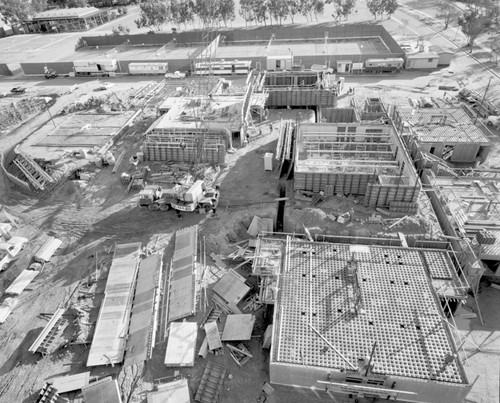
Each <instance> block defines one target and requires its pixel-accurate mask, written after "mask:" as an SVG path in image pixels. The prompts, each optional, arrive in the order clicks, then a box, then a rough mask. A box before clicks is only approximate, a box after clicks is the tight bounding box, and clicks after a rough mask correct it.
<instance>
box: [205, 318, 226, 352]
mask: <svg viewBox="0 0 500 403" xmlns="http://www.w3.org/2000/svg"><path fill="white" fill-rule="evenodd" d="M204 328H205V333H206V334H207V340H208V348H209V349H210V350H217V349H219V348H222V342H221V340H220V333H219V328H218V326H217V322H208V323H205V326H204Z"/></svg>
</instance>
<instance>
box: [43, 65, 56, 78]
mask: <svg viewBox="0 0 500 403" xmlns="http://www.w3.org/2000/svg"><path fill="white" fill-rule="evenodd" d="M43 74H44V76H45V78H46V79H49V78H57V77H58V76H59V74H57V72H56V71H55V70H53V69H51V68H49V67H47V66H45V67H44V68H43Z"/></svg>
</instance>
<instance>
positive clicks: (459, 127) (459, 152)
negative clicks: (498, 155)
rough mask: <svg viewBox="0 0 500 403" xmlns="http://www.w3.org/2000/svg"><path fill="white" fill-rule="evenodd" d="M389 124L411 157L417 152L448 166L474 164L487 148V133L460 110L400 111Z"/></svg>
mask: <svg viewBox="0 0 500 403" xmlns="http://www.w3.org/2000/svg"><path fill="white" fill-rule="evenodd" d="M393 120H394V124H395V125H396V127H397V128H398V130H399V131H400V132H401V133H403V135H404V136H405V139H406V140H407V142H408V144H409V148H410V153H411V155H412V156H415V155H416V153H417V151H421V152H426V153H429V154H432V155H435V156H437V157H440V158H442V159H444V160H445V161H449V162H458V163H472V164H474V163H476V162H483V161H485V160H486V157H487V155H488V152H489V150H490V147H491V143H490V141H489V139H488V137H487V136H486V135H485V131H486V130H487V129H486V128H484V125H483V124H482V123H479V124H478V125H476V124H474V123H473V122H472V121H471V119H470V117H469V116H468V115H467V114H466V113H465V111H464V110H463V109H462V108H439V109H437V108H419V109H412V108H401V107H400V108H397V109H395V110H394V114H393ZM479 125H481V126H483V128H480V126H479Z"/></svg>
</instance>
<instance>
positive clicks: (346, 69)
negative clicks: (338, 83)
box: [337, 60, 352, 74]
mask: <svg viewBox="0 0 500 403" xmlns="http://www.w3.org/2000/svg"><path fill="white" fill-rule="evenodd" d="M351 70H352V61H351V60H337V73H339V74H342V73H350V72H351Z"/></svg>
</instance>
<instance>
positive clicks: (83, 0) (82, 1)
mask: <svg viewBox="0 0 500 403" xmlns="http://www.w3.org/2000/svg"><path fill="white" fill-rule="evenodd" d="M65 4H66V7H68V8H78V7H87V6H88V2H87V0H66V3H65Z"/></svg>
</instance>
